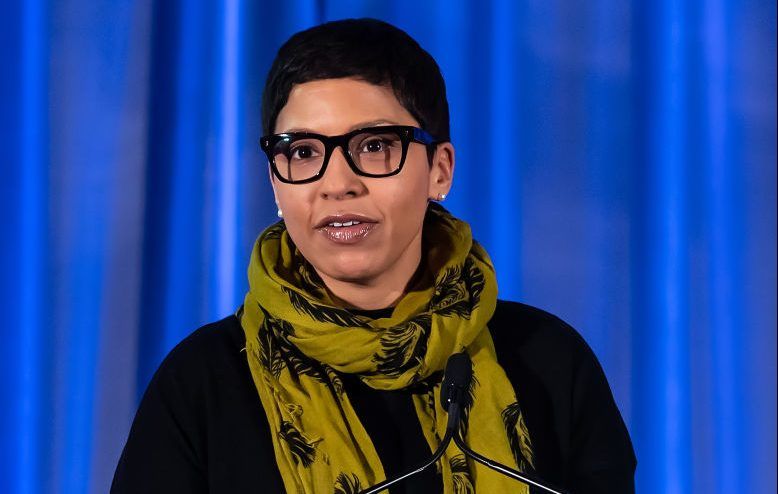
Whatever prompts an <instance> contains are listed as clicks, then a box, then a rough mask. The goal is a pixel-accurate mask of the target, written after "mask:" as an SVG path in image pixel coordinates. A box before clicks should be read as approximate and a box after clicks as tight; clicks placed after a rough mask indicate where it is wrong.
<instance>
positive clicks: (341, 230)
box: [315, 213, 378, 244]
mask: <svg viewBox="0 0 778 494" xmlns="http://www.w3.org/2000/svg"><path fill="white" fill-rule="evenodd" d="M377 225H378V221H377V220H375V219H373V218H370V217H368V216H364V215H361V214H350V213H344V214H336V215H331V216H326V217H325V218H322V220H321V221H319V222H318V223H317V224H316V227H315V229H316V230H317V231H318V232H320V233H321V234H322V235H324V237H325V238H326V239H328V240H330V241H332V242H334V243H336V244H356V243H359V242H361V241H362V240H364V239H365V238H366V237H367V236H368V235H369V234H370V233H371V232H372V231H373V230H374V229H375V227H376V226H377Z"/></svg>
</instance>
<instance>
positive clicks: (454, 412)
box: [359, 404, 459, 494]
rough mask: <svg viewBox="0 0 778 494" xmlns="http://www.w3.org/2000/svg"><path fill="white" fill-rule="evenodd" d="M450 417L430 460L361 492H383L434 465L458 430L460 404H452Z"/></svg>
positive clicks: (366, 493) (362, 493)
mask: <svg viewBox="0 0 778 494" xmlns="http://www.w3.org/2000/svg"><path fill="white" fill-rule="evenodd" d="M448 417H449V419H448V427H446V433H445V434H444V435H443V439H442V440H441V441H440V444H439V445H438V449H436V450H435V452H434V453H432V457H430V459H429V460H427V461H425V462H424V463H422V464H420V465H419V466H417V467H416V468H414V469H412V470H408V471H407V472H405V473H404V474H402V475H400V476H399V477H395V478H393V479H387V480H384V481H383V482H379V483H378V484H376V485H374V486H372V487H369V488H368V489H365V490H363V491H361V492H360V493H359V494H375V493H376V492H381V491H383V490H384V489H388V488H389V486H391V485H393V484H396V483H397V482H400V481H401V480H405V479H407V478H408V477H411V476H413V475H416V474H417V473H420V472H422V471H423V470H426V469H427V468H429V467H430V466H432V465H434V464H435V462H436V461H438V460H439V459H440V457H441V456H443V453H444V452H445V451H446V448H447V447H448V443H450V442H451V439H452V438H453V437H455V432H456V430H457V426H458V425H459V404H452V406H451V407H450V409H449V414H448Z"/></svg>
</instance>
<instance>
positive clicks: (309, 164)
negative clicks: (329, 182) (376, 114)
mask: <svg viewBox="0 0 778 494" xmlns="http://www.w3.org/2000/svg"><path fill="white" fill-rule="evenodd" d="M347 152H348V154H349V156H350V157H351V159H352V161H353V162H354V165H356V167H357V168H358V169H359V170H360V171H362V172H364V173H367V174H370V175H377V176H381V175H389V174H391V173H393V172H394V171H396V170H397V169H398V168H399V167H400V164H401V163H402V159H403V156H402V155H403V145H402V138H401V137H400V135H399V134H398V133H397V132H394V131H386V132H365V133H360V134H356V135H354V136H352V137H351V139H349V141H348V150H347ZM325 154H326V153H325V146H324V142H322V141H321V140H320V139H317V138H293V137H292V138H289V139H283V140H281V141H279V142H278V143H277V144H276V145H275V147H274V148H273V159H274V163H275V167H276V170H278V173H280V174H281V175H282V176H283V177H284V178H285V179H286V180H289V181H299V180H306V179H309V178H311V177H314V176H315V175H317V174H318V173H319V171H320V170H321V169H322V167H323V166H324V164H325V163H324V156H325Z"/></svg>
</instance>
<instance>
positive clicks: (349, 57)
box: [262, 19, 451, 142]
mask: <svg viewBox="0 0 778 494" xmlns="http://www.w3.org/2000/svg"><path fill="white" fill-rule="evenodd" d="M343 77H352V78H355V79H360V80H363V81H365V82H369V83H371V84H376V85H386V86H390V87H391V88H392V90H393V92H394V94H395V96H396V97H397V100H398V101H399V102H400V104H401V105H402V106H403V107H404V108H405V109H406V110H408V112H409V113H410V114H411V115H412V116H413V117H414V118H415V119H416V120H417V121H418V122H419V124H420V125H421V127H422V128H424V130H426V131H427V132H429V133H430V134H432V135H433V137H434V138H435V139H436V140H437V141H439V142H440V141H449V140H450V139H451V137H450V130H449V113H448V100H447V99H446V85H445V82H444V81H443V76H442V75H441V73H440V68H439V67H438V64H437V63H436V62H435V59H433V58H432V56H431V55H430V54H429V53H427V52H426V51H425V50H424V49H423V48H422V47H421V46H419V44H418V43H417V42H416V41H415V40H414V39H413V38H411V37H410V36H409V35H408V33H406V32H405V31H403V30H401V29H398V28H396V27H395V26H392V25H391V24H388V23H386V22H383V21H379V20H377V19H345V20H339V21H332V22H327V23H325V24H321V25H318V26H315V27H312V28H310V29H306V30H305V31H300V32H298V33H296V34H294V35H293V36H292V37H291V38H289V40H288V41H287V42H286V43H284V45H283V46H281V48H279V50H278V54H277V55H276V58H275V61H274V62H273V65H272V66H271V68H270V72H269V73H268V75H267V81H266V82H265V90H264V92H263V94H262V127H263V129H264V132H265V134H270V133H272V132H274V129H275V124H276V119H277V118H278V114H279V113H280V112H281V109H282V108H283V107H284V105H286V103H287V100H288V99H289V93H290V92H291V90H292V87H293V86H294V85H295V84H302V83H304V82H310V81H317V80H321V79H337V78H343Z"/></svg>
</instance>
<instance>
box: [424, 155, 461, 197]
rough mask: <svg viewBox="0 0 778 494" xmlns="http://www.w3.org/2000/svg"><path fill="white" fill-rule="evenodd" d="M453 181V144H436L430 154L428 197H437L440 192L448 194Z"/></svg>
mask: <svg viewBox="0 0 778 494" xmlns="http://www.w3.org/2000/svg"><path fill="white" fill-rule="evenodd" d="M453 181H454V145H453V144H451V143H450V142H443V143H440V144H438V145H437V148H436V149H435V154H434V155H433V156H432V166H431V167H430V181H429V191H427V192H428V193H427V195H428V197H429V198H430V199H433V200H434V199H437V197H438V196H439V195H440V194H446V195H447V194H448V193H449V191H450V190H451V185H452V183H453Z"/></svg>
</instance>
